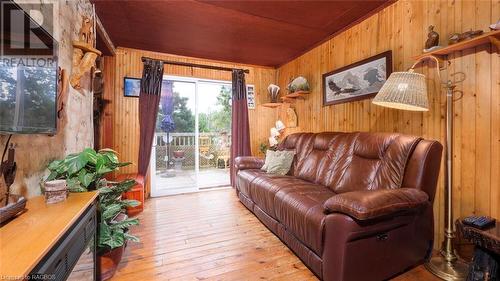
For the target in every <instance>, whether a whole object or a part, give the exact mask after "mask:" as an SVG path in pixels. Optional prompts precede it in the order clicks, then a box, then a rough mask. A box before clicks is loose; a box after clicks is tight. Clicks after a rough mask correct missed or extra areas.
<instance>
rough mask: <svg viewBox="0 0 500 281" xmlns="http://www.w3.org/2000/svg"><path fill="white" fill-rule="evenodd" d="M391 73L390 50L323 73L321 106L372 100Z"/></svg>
mask: <svg viewBox="0 0 500 281" xmlns="http://www.w3.org/2000/svg"><path fill="white" fill-rule="evenodd" d="M391 73H392V51H391V50H389V51H386V52H383V53H380V54H378V55H375V56H372V57H369V58H366V59H364V60H361V61H358V62H355V63H353V64H350V65H347V66H344V67H341V68H338V69H336V70H333V71H330V72H327V73H324V74H323V75H322V85H323V106H329V105H333V104H341V103H346V102H352V101H358V100H363V99H369V98H373V97H375V95H377V93H378V91H379V90H380V88H382V85H383V84H384V83H385V81H386V80H387V78H388V77H389V75H390V74H391Z"/></svg>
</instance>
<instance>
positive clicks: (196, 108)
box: [151, 76, 231, 196]
mask: <svg viewBox="0 0 500 281" xmlns="http://www.w3.org/2000/svg"><path fill="white" fill-rule="evenodd" d="M164 79H165V80H164V83H163V84H162V94H167V95H169V96H171V100H168V101H167V100H162V102H160V110H159V113H158V118H157V124H156V136H155V141H154V144H153V152H152V157H151V171H153V172H152V174H151V183H152V187H151V195H152V196H163V195H173V194H179V193H187V192H195V191H199V190H200V189H206V188H214V187H223V186H228V185H229V155H230V152H229V151H230V133H231V84H230V83H229V82H225V81H212V80H199V79H192V78H182V77H170V76H168V77H165V78H164ZM163 98H164V96H162V99H163ZM169 106H171V108H168V107H169Z"/></svg>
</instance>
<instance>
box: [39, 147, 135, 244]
mask: <svg viewBox="0 0 500 281" xmlns="http://www.w3.org/2000/svg"><path fill="white" fill-rule="evenodd" d="M116 154H117V153H116V152H115V151H113V150H111V149H102V150H99V151H98V152H96V151H95V150H93V149H92V148H86V149H84V150H83V151H82V152H80V153H74V154H69V155H68V156H66V158H64V159H62V160H55V161H53V162H51V163H50V164H49V166H48V169H49V171H50V174H49V176H48V177H47V179H46V181H49V180H55V179H65V180H66V183H67V185H68V190H69V191H70V192H86V191H89V190H98V191H99V207H98V213H99V233H98V243H97V246H98V247H99V251H100V252H107V251H110V250H112V249H115V248H118V247H122V246H124V245H125V243H126V242H127V241H139V239H138V238H137V237H135V236H133V235H131V234H129V233H128V228H129V227H130V226H133V225H137V224H139V220H138V219H136V218H133V219H131V218H128V217H127V216H126V215H125V214H124V213H125V210H126V208H127V207H136V206H138V205H139V204H140V202H139V201H137V200H125V199H122V198H121V195H122V194H123V192H126V191H128V190H130V189H131V188H132V187H133V186H134V185H135V184H136V182H135V181H134V180H131V179H128V180H124V181H121V182H111V181H107V180H106V179H105V176H106V175H107V174H109V173H111V172H114V171H116V170H118V169H119V168H120V167H123V166H127V165H129V164H130V163H122V162H120V161H119V160H118V157H117V155H116Z"/></svg>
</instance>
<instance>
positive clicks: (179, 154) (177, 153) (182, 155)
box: [173, 150, 185, 158]
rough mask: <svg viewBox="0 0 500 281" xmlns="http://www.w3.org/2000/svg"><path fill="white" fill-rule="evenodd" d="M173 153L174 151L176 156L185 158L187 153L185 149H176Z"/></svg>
mask: <svg viewBox="0 0 500 281" xmlns="http://www.w3.org/2000/svg"><path fill="white" fill-rule="evenodd" d="M173 153H174V158H183V157H184V155H185V152H184V151H183V150H176V151H174V152H173Z"/></svg>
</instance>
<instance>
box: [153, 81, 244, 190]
mask: <svg viewBox="0 0 500 281" xmlns="http://www.w3.org/2000/svg"><path fill="white" fill-rule="evenodd" d="M163 80H169V81H173V82H187V83H194V84H195V97H194V98H195V112H194V115H195V124H194V126H195V132H194V133H195V176H196V184H195V186H193V188H182V193H191V192H198V191H199V190H200V189H199V178H198V177H199V171H200V151H199V134H200V132H199V131H198V126H199V118H198V100H199V99H198V84H199V83H216V84H226V85H231V81H224V80H214V79H202V78H194V77H183V76H174V75H164V76H163ZM249 86H250V85H249ZM155 148H156V138H154V141H153V147H152V152H151V158H150V169H151V197H158V196H165V195H173V194H179V193H176V192H175V191H176V188H173V189H171V190H168V189H163V190H158V189H157V188H156V149H155Z"/></svg>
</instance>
